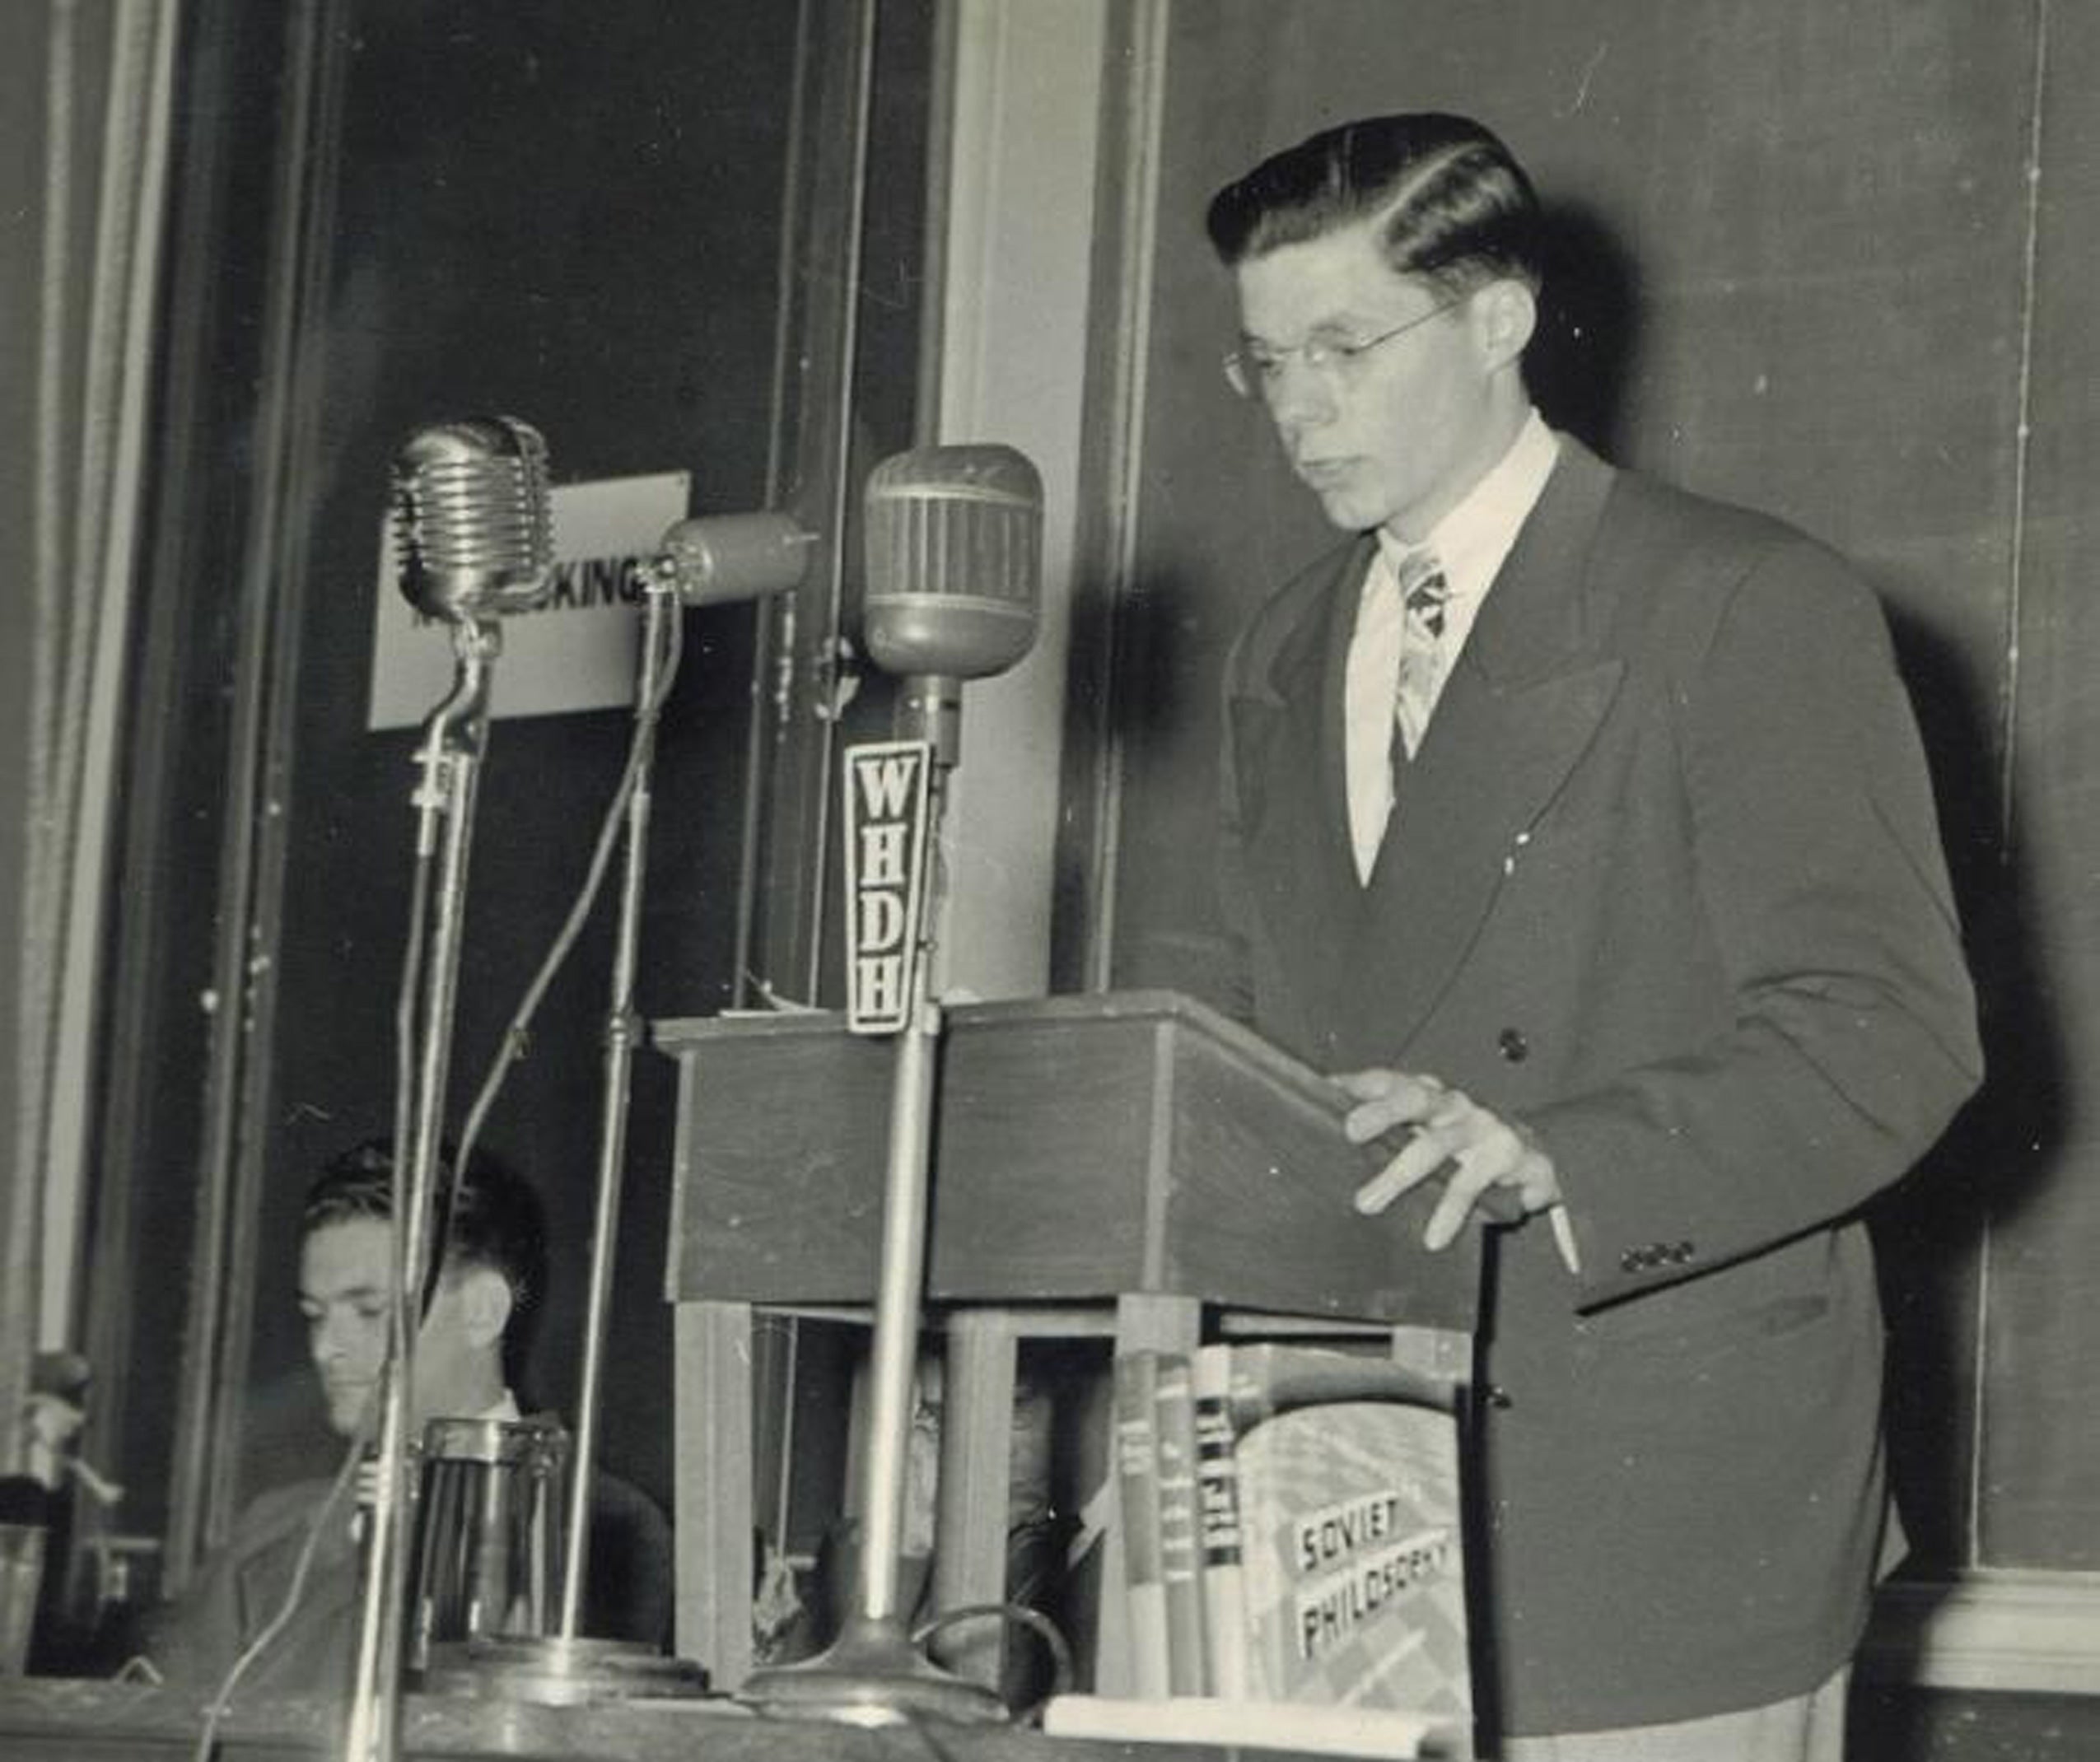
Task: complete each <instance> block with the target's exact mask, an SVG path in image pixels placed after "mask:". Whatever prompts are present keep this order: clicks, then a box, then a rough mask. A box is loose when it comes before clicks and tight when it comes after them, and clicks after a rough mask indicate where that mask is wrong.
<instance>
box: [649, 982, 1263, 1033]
mask: <svg viewBox="0 0 2100 1762" xmlns="http://www.w3.org/2000/svg"><path fill="white" fill-rule="evenodd" d="M942 1014H943V1015H944V1016H945V1018H946V1019H947V1022H948V1024H949V1025H950V1027H953V1028H967V1027H977V1026H994V1025H996V1024H999V1023H1009V1022H1044V1021H1049V1022H1057V1021H1090V1020H1100V1021H1127V1020H1135V1019H1141V1018H1143V1017H1146V1016H1169V1017H1173V1018H1175V1019H1179V1020H1183V1021H1187V1022H1191V1023H1194V1024H1195V1025H1196V1026H1197V1027H1199V1028H1206V1029H1216V1030H1220V1031H1222V1032H1225V1033H1228V1034H1230V1033H1232V1032H1234V1030H1235V1029H1237V1030H1239V1032H1242V1033H1245V1032H1249V1031H1248V1030H1246V1029H1244V1028H1239V1023H1235V1022H1233V1021H1230V1020H1229V1019H1227V1018H1226V1017H1225V1016H1224V1015H1221V1014H1220V1013H1219V1012H1218V1011H1217V1010H1216V1009H1212V1008H1211V1006H1210V1005H1208V1004H1205V1003H1201V1002H1198V1001H1197V1000H1196V999H1195V998H1193V997H1190V996H1188V995H1186V994H1184V993H1183V992H1180V991H1073V992H1067V993H1065V994H1063V995H1058V996H1053V997H1015V998H1002V999H1000V1000H997V1001H996V1002H990V1003H982V1002H972V1003H951V1004H947V1005H943V1007H942ZM845 1025H846V1012H845V1011H844V1010H842V1009H750V1010H725V1011H723V1012H722V1013H721V1014H719V1015H707V1016H661V1017H659V1018H657V1019H656V1020H654V1021H652V1022H651V1023H650V1032H651V1037H653V1038H654V1040H655V1041H656V1044H657V1045H659V1046H682V1045H684V1044H686V1043H687V1042H695V1041H707V1040H720V1039H724V1038H726V1037H730V1036H732V1035H735V1036H738V1037H744V1036H752V1035H757V1036H764V1035H768V1034H824V1033H836V1032H838V1031H839V1030H840V1029H841V1028H843V1027H844V1026H845Z"/></svg>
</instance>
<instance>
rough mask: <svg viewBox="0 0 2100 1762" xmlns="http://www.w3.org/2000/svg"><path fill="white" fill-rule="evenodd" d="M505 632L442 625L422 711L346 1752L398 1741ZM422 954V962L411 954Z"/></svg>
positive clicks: (483, 622)
mask: <svg viewBox="0 0 2100 1762" xmlns="http://www.w3.org/2000/svg"><path fill="white" fill-rule="evenodd" d="M452 653H453V658H454V671H453V683H452V690H451V692H450V695H449V696H447V697H446V698H445V699H444V701H443V702H441V703H440V704H439V705H438V706H437V707H436V709H434V710H432V711H431V713H430V716H429V717H428V718H427V720H426V721H425V723H424V725H423V739H422V745H421V747H420V748H418V751H417V754H416V763H417V764H418V767H420V768H421V771H422V781H421V782H420V783H419V784H418V787H417V789H416V791H415V794H414V796H413V804H414V806H415V808H416V809H417V811H418V818H417V827H416V845H415V860H416V874H417V887H416V898H417V905H418V911H417V914H416V916H415V920H414V921H413V923H412V924H411V925H410V927H409V938H410V944H409V945H410V949H411V951H412V953H411V955H410V958H409V960H408V963H407V966H406V971H405V972H404V976H403V986H402V997H401V1014H400V1017H399V1035H400V1042H401V1061H402V1069H403V1074H404V1079H407V1080H404V1083H403V1084H402V1085H401V1087H402V1091H403V1093H400V1094H399V1095H397V1096H396V1098H395V1103H394V1124H395V1130H394V1149H395V1156H394V1212H393V1238H394V1240H393V1247H394V1297H393V1322H392V1326H391V1328H390V1338H389V1352H388V1359H387V1363H386V1365H385V1369H384V1372H383V1374H382V1377H381V1380H380V1428H379V1461H378V1470H377V1475H376V1480H375V1482H374V1487H373V1501H372V1506H371V1514H370V1519H369V1528H368V1530H367V1531H366V1568H365V1575H364V1583H363V1590H362V1603H361V1606H360V1610H359V1616H358V1623H357V1666H356V1673H355V1675H354V1676H353V1677H352V1686H351V1698H350V1713H349V1720H348V1727H347V1730H346V1732H345V1734H344V1740H343V1755H344V1756H345V1758H346V1762H394V1758H395V1757H396V1755H398V1754H399V1747H400V1715H401V1658H402V1630H403V1627H404V1623H405V1620H406V1617H407V1606H408V1552H409V1537H408V1522H407V1517H408V1504H409V1497H410V1489H409V1485H408V1474H409V1462H410V1457H409V1448H408V1446H409V1439H408V1426H409V1422H410V1416H411V1413H412V1410H413V1407H412V1404H413V1396H414V1378H415V1349H416V1334H417V1331H418V1328H419V1327H420V1326H421V1324H422V1300H423V1284H424V1276H425V1266H424V1262H425V1261H426V1259H427V1256H428V1253H429V1226H430V1218H431V1213H432V1208H433V1203H434V1198H435V1195H436V1185H437V1182H436V1175H437V1163H438V1145H439V1141H440V1139H441V1135H442V1122H443V1118H444V1107H445V1086H446V1075H447V1072H448V1069H449V1065H450V1055H451V1046H452V1016H453V1008H454V1005H455V1000H456V999H457V996H458V984H459V971H460V945H461V941H462V934H463V930H464V923H465V916H466V897H467V860H468V856H469V852H470V851H471V848H472V843H473V836H474V795H475V790H476V786H477V785H478V781H479V776H480V767H481V762H482V757H483V753H485V752H486V750H487V747H488V697H489V686H490V683H491V672H492V665H493V663H494V661H495V660H496V657H497V655H499V654H501V653H502V633H501V632H500V631H499V630H498V628H497V625H496V624H495V623H494V622H492V621H491V620H487V619H481V618H471V617H469V618H462V619H460V621H458V622H455V624H454V625H453V627H452ZM433 863H434V864H435V865H436V900H435V919H434V921H432V923H431V924H430V925H428V930H429V935H430V947H429V950H428V954H427V959H426V960H423V961H422V962H421V963H418V958H417V956H416V953H415V952H414V951H416V950H418V949H419V948H420V945H421V942H422V937H423V935H424V932H425V929H426V924H425V919H426V916H427V915H428V913H427V908H428V907H429V904H430V901H429V898H428V890H427V878H428V876H429V874H430V871H431V867H432V864H433ZM419 965H420V969H421V970H420V971H418V966H419Z"/></svg>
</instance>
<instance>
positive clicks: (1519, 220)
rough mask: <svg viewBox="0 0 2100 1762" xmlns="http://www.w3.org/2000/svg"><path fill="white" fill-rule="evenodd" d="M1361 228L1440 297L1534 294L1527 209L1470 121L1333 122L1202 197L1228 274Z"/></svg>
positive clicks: (1535, 252)
mask: <svg viewBox="0 0 2100 1762" xmlns="http://www.w3.org/2000/svg"><path fill="white" fill-rule="evenodd" d="M1359 221H1374V222H1375V223H1376V224H1377V226H1378V228H1379V242H1380V243H1381V245H1383V246H1384V252H1385V259H1386V262H1387V263H1388V266H1389V267H1390V268H1392V269H1393V272H1394V273H1396V274H1399V275H1412V276H1419V277H1421V278H1422V279H1423V280H1424V281H1426V282H1430V283H1431V284H1432V285H1434V286H1435V287H1440V288H1442V289H1443V290H1444V291H1446V292H1447V293H1449V294H1452V295H1460V294H1466V293H1470V292H1471V291H1472V290H1473V289H1474V288H1476V287H1481V286H1482V285H1483V284H1484V283H1486V282H1491V281H1498V280H1505V279H1506V280H1512V281H1518V282H1524V284H1525V285H1526V286H1527V287H1530V288H1531V289H1532V291H1533V292H1536V291H1538V287H1539V285H1540V282H1541V280H1542V240H1541V228H1540V224H1539V217H1538V198H1537V196H1536V195H1535V194H1534V193H1533V190H1532V187H1531V181H1530V179H1528V178H1527V177H1526V176H1525V175H1524V170H1523V168H1522V167H1521V166H1519V165H1518V164H1517V162H1516V161H1515V159H1514V158H1513V157H1512V156H1511V155H1510V150H1509V149H1508V148H1507V147H1505V146H1504V145H1503V144H1502V142H1500V140H1498V139H1497V138H1496V137H1495V135H1494V134H1492V133H1490V132H1489V131H1488V130H1487V129H1486V128H1482V126H1481V125H1480V124H1478V123H1476V122H1473V121H1472V120H1471V119H1468V118H1467V117H1463V116H1445V115H1440V114H1435V113H1425V114H1417V115H1405V116H1374V117H1367V118H1365V119H1363V120H1361V121H1359V122H1353V123H1344V124H1342V125H1341V126H1340V127H1338V128H1329V129H1326V130H1323V132H1322V133H1318V134H1316V135H1313V136H1311V137H1309V138H1308V139H1306V140H1304V141H1301V142H1299V143H1298V145H1297V146H1295V147H1287V148H1286V149H1285V150H1284V151H1282V152H1280V153H1277V154H1275V155H1274V156H1272V157H1270V158H1268V159H1265V160H1263V161H1262V163H1261V164H1260V165H1257V166H1255V168H1254V169H1253V170H1252V171H1249V172H1248V174H1247V175H1245V176H1244V177H1242V178H1238V179H1234V181H1233V182H1232V183H1230V184H1226V185H1225V188H1224V189H1221V190H1220V191H1219V192H1218V193H1217V194H1216V196H1214V197H1212V198H1211V207H1210V212H1209V215H1208V217H1207V225H1208V227H1209V230H1210V235H1211V245H1212V246H1213V247H1214V248H1215V249H1216V251H1217V254H1218V256H1219V257H1220V259H1221V260H1222V261H1223V262H1224V263H1225V265H1226V267H1227V268H1233V267H1235V266H1237V265H1238V264H1240V263H1245V262H1247V261H1248V259H1252V258H1256V257H1261V256H1264V255H1266V254H1267V253H1269V252H1271V251H1273V250H1276V249H1280V248H1281V247H1282V246H1284V245H1303V244H1305V243H1308V242H1309V241H1310V240H1314V239H1318V238H1323V237H1325V236H1326V235H1328V234H1329V233H1332V232H1337V231H1341V230H1342V228H1344V227H1346V226H1353V225H1355V224H1356V223H1357V222H1359Z"/></svg>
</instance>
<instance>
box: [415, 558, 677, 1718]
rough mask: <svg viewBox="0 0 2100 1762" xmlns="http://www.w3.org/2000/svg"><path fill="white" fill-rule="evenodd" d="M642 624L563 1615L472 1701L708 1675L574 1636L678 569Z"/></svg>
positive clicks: (464, 1674) (638, 1693)
mask: <svg viewBox="0 0 2100 1762" xmlns="http://www.w3.org/2000/svg"><path fill="white" fill-rule="evenodd" d="M642 588H643V613H644V616H643V622H642V657H641V664H640V676H639V678H638V680H637V684H636V687H635V711H634V718H635V739H634V743H633V748H632V753H631V756H630V757H629V761H628V778H627V780H626V783H625V785H624V786H625V787H626V788H627V790H628V797H627V807H626V819H627V827H626V841H625V843H626V849H625V854H624V860H623V872H622V877H621V885H620V905H619V916H618V926H617V928H616V930H615V931H614V948H613V972H612V982H611V1000H610V1003H609V1007H608V1009H607V1011H606V1017H605V1051H604V1067H603V1069H604V1105H603V1112H602V1114H601V1116H600V1128H599V1142H598V1167H597V1177H596V1198H595V1205H594V1215H593V1219H592V1224H591V1238H590V1284H589V1287H588V1290H587V1294H586V1298H585V1303H584V1324H583V1367H582V1373H581V1379H580V1386H579V1388H578V1391H577V1396H576V1436H575V1441H574V1447H573V1449H572V1452H571V1455H570V1459H569V1468H570V1475H571V1479H570V1482H569V1485H568V1488H567V1502H566V1508H567V1517H566V1521H567V1531H566V1532H565V1535H564V1538H563V1543H562V1579H561V1617H560V1624H559V1626H558V1629H557V1630H556V1632H555V1633H554V1634H553V1635H551V1636H547V1637H544V1638H543V1637H538V1636H525V1635H520V1636H501V1637H490V1638H478V1639H476V1640H474V1641H473V1642H472V1643H470V1645H469V1648H468V1655H467V1657H466V1658H465V1660H464V1663H462V1662H458V1661H456V1660H455V1661H451V1662H448V1663H447V1664H446V1666H443V1667H441V1668H439V1669H436V1670H433V1671H432V1685H433V1686H434V1687H436V1688H440V1689H443V1690H452V1691H455V1692H459V1693H464V1694H475V1695H484V1696H485V1695H491V1694H495V1695H501V1696H504V1697H515V1698H516V1699H525V1700H530V1701H537V1702H541V1703H544V1704H553V1705H561V1704H573V1703H576V1702H582V1701H595V1700H604V1699H620V1698H625V1697H642V1696H646V1697H650V1698H666V1697H675V1696H680V1695H691V1694H699V1693H701V1692H702V1690H705V1688H706V1686H707V1677H706V1675H705V1673H704V1672H703V1671H701V1670H700V1669H699V1668H698V1666H695V1665H693V1664H692V1663H690V1662H688V1661H686V1660H684V1659H682V1658H672V1657H665V1656H663V1655H662V1654H661V1653H660V1652H658V1651H657V1650H656V1648H655V1647H654V1646H652V1645H649V1644H647V1643H643V1642H640V1641H631V1640H619V1639H604V1638H586V1637H585V1636H584V1635H582V1634H581V1633H580V1632H579V1629H580V1627H581V1619H582V1611H583V1597H584V1591H585V1585H586V1579H587V1578H588V1576H589V1573H590V1485H591V1479H592V1472H593V1469H594V1467H595V1463H596V1461H597V1456H598V1430H599V1424H598V1421H599V1409H600V1405H601V1401H600V1391H601V1387H602V1384H603V1382H604V1361H605V1328H606V1320H607V1317H608V1315H609V1312H610V1309H611V1304H612V1289H613V1260H614V1250H615V1249H616V1247H618V1238H619V1210H620V1188H621V1184H622V1175H623V1170H624V1168H625V1167H626V1159H627V1126H628V1108H629V1101H630V1095H629V1090H630V1084H631V1078H632V1066H633V1062H634V1048H635V1044H636V1042H637V1040H638V1039H639V1038H640V1034H641V1020H640V1018H639V1017H638V1016H637V1015H636V1014H635V1009H634V982H635V967H636V965H637V951H638V949H639V947H640V944H641V938H642V883H643V880H644V879H645V876H646V871H647V869H648V860H649V818H650V812H651V795H650V788H649V784H650V773H651V767H652V765H653V763H654V761H655V757H656V729H657V725H658V723H659V720H660V716H661V713H662V710H663V705H664V699H665V696H666V695H667V694H668V693H669V692H670V686H671V681H672V680H673V678H675V677H676V675H677V672H678V660H679V647H680V627H679V614H680V612H681V609H682V608H681V605H680V600H679V590H678V576H677V571H676V569H675V566H674V564H673V562H671V561H670V559H668V558H666V559H660V560H659V561H658V562H656V564H655V565H653V566H651V567H649V568H648V569H647V570H646V571H645V572H644V574H643V576H642Z"/></svg>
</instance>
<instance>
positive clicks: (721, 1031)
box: [649, 991, 1346, 1116]
mask: <svg viewBox="0 0 2100 1762" xmlns="http://www.w3.org/2000/svg"><path fill="white" fill-rule="evenodd" d="M944 1014H945V1019H946V1023H947V1026H948V1028H950V1030H951V1031H959V1032H969V1031H971V1030H973V1029H978V1028H1001V1027H1029V1026H1037V1025H1041V1024H1043V1023H1085V1022H1144V1021H1148V1020H1150V1021H1159V1022H1170V1023H1178V1024H1180V1025H1183V1026H1185V1027H1188V1028H1193V1029H1195V1030H1196V1031H1197V1032H1199V1033H1201V1034H1202V1036H1204V1037H1206V1038H1207V1039H1209V1040H1211V1041H1213V1042H1216V1043H1217V1044H1218V1045H1219V1046H1221V1047H1222V1048H1223V1049H1224V1050H1225V1051H1226V1052H1228V1053H1229V1054H1230V1055H1232V1056H1235V1057H1237V1058H1239V1059H1240V1060H1244V1062H1246V1063H1247V1064H1248V1065H1253V1067H1255V1068H1256V1069H1257V1070H1258V1071H1259V1072H1260V1073H1261V1074H1262V1075H1263V1076H1265V1077H1266V1078H1267V1079H1269V1080H1270V1081H1271V1082H1272V1083H1275V1084H1278V1085H1279V1086H1281V1088H1285V1089H1286V1090H1289V1091H1291V1092H1293V1093H1295V1095H1296V1096H1297V1098H1299V1099H1300V1100H1301V1101H1303V1102H1305V1103H1307V1104H1308V1105H1309V1106H1311V1107H1314V1108H1315V1109H1317V1110H1318V1111H1320V1112H1332V1113H1334V1114H1336V1115H1337V1116H1339V1115H1340V1114H1341V1112H1343V1111H1344V1109H1345V1107H1346V1101H1345V1098H1344V1097H1343V1096H1342V1092H1341V1091H1340V1090H1339V1089H1338V1088H1336V1087H1335V1085H1334V1084H1332V1083H1331V1082H1330V1081H1328V1079H1327V1078H1325V1077H1324V1076H1323V1075H1321V1074H1319V1073H1318V1071H1316V1070H1313V1069H1312V1067H1311V1066H1310V1065H1306V1064H1304V1063H1303V1062H1302V1061H1300V1060H1298V1059H1296V1058H1295V1057H1293V1056H1291V1055H1290V1053H1288V1052H1286V1051H1284V1050H1283V1049H1282V1048H1281V1046H1274V1045H1272V1044H1271V1043H1270V1042H1268V1041H1267V1040H1264V1039H1263V1038H1262V1037H1261V1036H1260V1035H1259V1034H1258V1033H1256V1032H1254V1030H1253V1029H1252V1028H1248V1027H1247V1026H1246V1025H1245V1024H1244V1023H1239V1022H1236V1021H1234V1020H1233V1019H1231V1018H1230V1017H1229V1016H1226V1015H1225V1014H1222V1013H1220V1011H1219V1010H1217V1009H1214V1008H1212V1007H1211V1005H1208V1004H1206V1003H1203V1002H1201V1001H1199V1000H1197V999H1196V998H1193V997H1191V996H1189V995H1187V994H1186V993H1184V992H1181V991H1076V992H1069V993H1066V994H1064V995H1059V996H1054V997H1027V998H1015V999H1010V1000H1001V1001H999V1002H996V1003H968V1004H962V1003H959V1004H950V1005H947V1006H945V1011H944ZM845 1031H846V1016H845V1013H844V1012H843V1011H842V1010H837V1009H810V1010H800V1009H797V1010H777V1011H776V1010H758V1011H753V1012H750V1013H749V1014H722V1015H712V1016H664V1017H659V1018H657V1019H655V1020H653V1021H651V1023H650V1024H649V1032H650V1040H651V1044H652V1045H654V1046H656V1048H657V1050H658V1051H662V1052H665V1053H668V1054H670V1055H672V1056H679V1055H680V1054H683V1053H684V1052H687V1051H693V1050H697V1049H700V1048H704V1047H707V1046H716V1045H720V1044H721V1043H723V1042H727V1041H731V1040H735V1041H742V1042H749V1041H753V1040H772V1039H782V1040H786V1039H794V1038H798V1037H816V1036H832V1035H838V1034H842V1033H843V1032H845Z"/></svg>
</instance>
